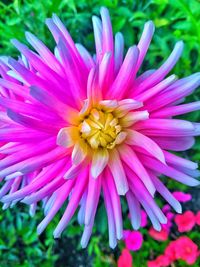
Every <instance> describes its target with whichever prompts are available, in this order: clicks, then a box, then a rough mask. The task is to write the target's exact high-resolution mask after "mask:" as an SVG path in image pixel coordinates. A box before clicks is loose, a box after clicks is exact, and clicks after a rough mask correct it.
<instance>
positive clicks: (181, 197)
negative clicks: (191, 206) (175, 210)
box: [173, 191, 192, 202]
mask: <svg viewBox="0 0 200 267" xmlns="http://www.w3.org/2000/svg"><path fill="white" fill-rule="evenodd" d="M173 196H174V197H175V198H176V199H177V200H178V201H180V202H188V201H190V200H191V199H192V196H191V195H190V194H186V193H184V192H178V191H177V192H174V193H173Z"/></svg>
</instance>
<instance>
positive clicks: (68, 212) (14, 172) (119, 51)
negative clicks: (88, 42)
mask: <svg viewBox="0 0 200 267" xmlns="http://www.w3.org/2000/svg"><path fill="white" fill-rule="evenodd" d="M100 13H101V20H100V19H99V18H98V17H96V16H94V17H93V20H92V21H93V27H94V37H95V46H96V55H95V56H94V57H92V56H91V55H90V53H89V52H88V51H87V50H86V48H85V47H83V46H82V45H81V44H75V43H74V42H73V40H72V38H71V36H70V34H69V33H68V31H67V30H66V28H65V27H64V25H63V23H62V22H61V21H60V19H59V18H58V17H57V16H56V15H53V17H52V19H47V20H46V24H47V26H48V28H49V30H50V31H51V33H52V35H53V37H54V39H55V42H56V45H55V50H54V53H53V52H51V51H50V50H49V49H48V48H47V47H46V46H45V45H44V44H43V43H42V42H41V41H40V40H39V39H37V37H35V36H34V35H33V34H31V33H28V32H27V33H26V39H27V41H28V42H29V43H30V45H31V46H32V47H33V48H34V51H32V50H30V49H29V48H28V47H27V46H26V45H24V44H22V43H20V42H19V41H17V40H12V43H13V44H14V45H15V46H16V48H17V49H18V50H19V51H20V52H21V54H22V56H21V57H19V59H18V60H15V59H13V58H10V57H9V58H8V57H2V58H1V62H0V73H1V76H2V77H1V79H0V106H1V108H2V109H1V127H0V142H1V147H0V153H1V155H0V156H1V162H0V177H2V180H4V181H5V184H4V185H3V187H2V189H1V191H0V197H1V201H2V202H3V203H4V208H7V207H8V206H10V205H11V206H12V205H14V204H16V203H17V202H18V201H22V202H24V203H26V204H28V205H30V207H31V214H32V215H34V212H35V209H36V206H37V204H38V203H39V202H40V201H42V203H43V208H44V214H45V218H44V219H43V221H42V222H41V223H40V224H39V226H38V233H39V234H40V233H41V232H42V231H43V230H44V229H45V227H46V226H47V225H48V224H49V223H50V221H51V220H52V219H53V217H54V216H55V215H56V213H57V212H58V211H59V210H60V208H61V207H62V206H63V205H64V204H65V203H67V207H66V209H65V212H64V214H63V216H62V218H61V219H60V221H59V223H58V225H57V227H56V229H55V231H54V236H55V237H60V235H61V233H62V232H63V230H64V229H65V228H66V227H67V225H68V223H69V221H70V220H71V218H72V216H73V215H74V213H75V211H76V210H77V209H79V212H78V221H79V223H80V224H84V225H85V228H84V232H83V236H82V240H81V245H82V247H85V246H87V243H88V241H89V238H90V236H91V233H92V228H93V224H94V220H95V214H96V210H97V207H98V202H99V198H100V196H101V193H103V194H102V195H103V198H104V202H105V206H106V211H107V216H108V227H109V242H110V246H111V247H115V246H116V244H117V239H121V238H122V237H123V225H122V221H123V220H122V212H121V204H120V195H123V196H125V197H126V199H127V203H128V207H129V210H130V215H131V221H132V225H133V228H134V229H138V228H139V227H140V224H141V206H142V207H143V208H144V210H145V211H146V212H147V215H148V216H149V218H150V220H151V222H152V224H153V226H154V228H155V229H156V230H159V229H161V224H163V223H166V221H167V218H166V216H165V215H164V214H163V212H162V210H161V209H160V208H159V207H158V206H157V204H156V202H155V200H154V194H155V192H156V191H158V192H159V193H160V194H161V195H162V197H163V198H164V199H166V201H167V202H168V203H169V204H170V205H171V206H172V207H173V208H174V209H175V210H176V211H177V212H181V206H180V203H179V202H178V201H177V200H176V199H175V197H174V196H173V195H172V194H171V193H170V192H169V190H168V189H167V187H166V186H165V185H164V184H163V183H162V181H161V179H160V178H159V176H160V174H164V175H166V176H168V177H171V178H172V179H174V180H176V181H179V182H181V183H184V184H186V185H190V186H196V185H198V184H199V182H198V181H197V180H196V179H195V177H196V176H197V170H196V169H197V164H196V163H194V162H192V161H190V160H187V159H183V158H181V157H179V156H176V155H174V154H172V153H171V152H168V150H171V151H183V150H186V149H188V148H190V147H191V146H192V145H193V143H194V136H196V135H199V132H200V127H199V124H198V123H193V122H189V121H185V120H178V119H173V116H176V115H179V114H185V113H187V112H191V111H194V110H198V109H199V108H200V102H194V103H188V104H181V103H182V101H183V99H184V98H185V97H186V96H187V95H189V94H191V93H192V92H193V91H194V90H195V89H196V88H197V87H198V86H199V84H200V74H199V73H196V74H193V75H191V76H189V77H187V78H183V79H180V80H178V79H177V77H176V76H175V75H170V76H168V77H167V78H166V76H167V75H168V73H169V72H170V71H171V69H172V68H173V66H174V65H175V64H176V62H177V60H178V59H179V57H180V55H181V53H182V50H183V42H181V41H180V42H178V43H177V44H176V45H175V47H174V49H173V51H172V53H171V55H170V56H169V58H168V59H167V60H166V62H165V63H163V64H162V65H161V66H160V67H159V68H158V69H156V70H155V66H153V67H154V70H148V71H146V72H144V73H143V74H142V75H138V74H137V73H138V70H139V69H140V67H141V64H142V62H143V59H144V57H145V55H146V52H147V50H148V47H149V44H150V41H151V39H152V36H153V32H154V25H153V22H152V21H149V22H147V23H146V24H145V26H144V30H143V32H142V36H141V38H140V40H139V43H138V44H137V45H134V46H132V47H130V48H129V49H128V51H127V53H126V56H125V58H123V54H124V40H123V35H122V34H121V33H117V34H116V35H115V37H114V38H113V33H112V26H111V21H110V17H109V12H108V10H107V9H106V8H104V7H103V8H101V10H100ZM69 196H70V198H69Z"/></svg>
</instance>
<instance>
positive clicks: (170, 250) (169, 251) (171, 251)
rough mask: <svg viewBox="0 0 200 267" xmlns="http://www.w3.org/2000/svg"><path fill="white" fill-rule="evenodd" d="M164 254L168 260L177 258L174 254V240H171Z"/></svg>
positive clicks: (171, 260)
mask: <svg viewBox="0 0 200 267" xmlns="http://www.w3.org/2000/svg"><path fill="white" fill-rule="evenodd" d="M165 255H166V256H167V257H168V258H169V260H170V262H173V261H175V260H176V259H177V256H176V241H171V242H170V243H169V245H168V246H167V247H166V249H165Z"/></svg>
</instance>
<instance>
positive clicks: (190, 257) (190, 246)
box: [176, 236, 198, 265]
mask: <svg viewBox="0 0 200 267" xmlns="http://www.w3.org/2000/svg"><path fill="white" fill-rule="evenodd" d="M176 256H177V258H178V259H182V260H184V261H186V262H187V263H188V264H189V265H192V264H194V263H195V262H196V260H197V258H198V247H197V245H196V244H195V243H194V242H193V241H192V240H191V239H190V238H188V237H187V236H181V237H180V238H179V239H177V241H176Z"/></svg>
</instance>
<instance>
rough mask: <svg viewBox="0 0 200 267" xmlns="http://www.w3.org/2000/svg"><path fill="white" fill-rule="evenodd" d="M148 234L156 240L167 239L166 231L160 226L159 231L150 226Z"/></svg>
mask: <svg viewBox="0 0 200 267" xmlns="http://www.w3.org/2000/svg"><path fill="white" fill-rule="evenodd" d="M149 235H150V236H151V237H153V238H154V239H155V240H157V241H166V240H167V239H168V231H167V229H164V228H162V229H161V231H156V230H155V229H154V228H153V227H151V228H150V230H149Z"/></svg>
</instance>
